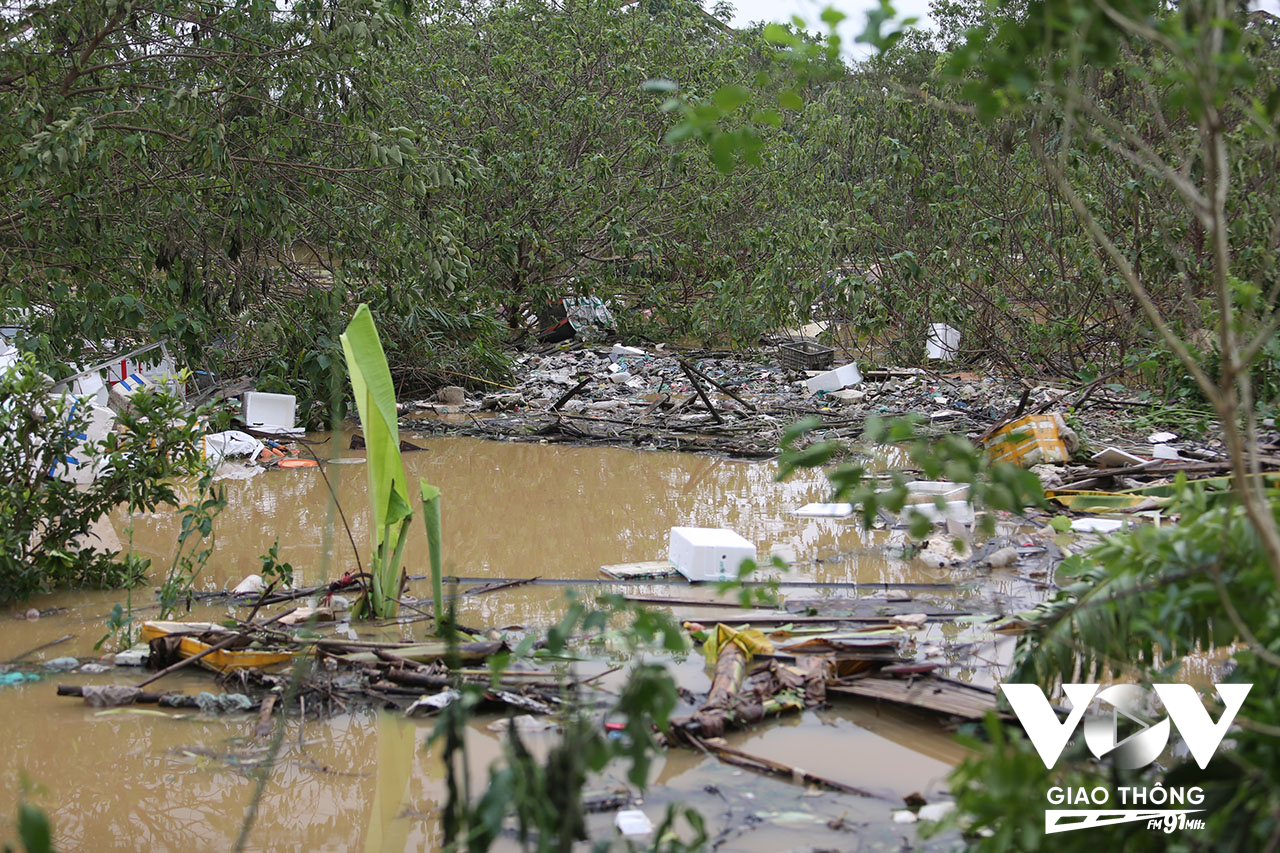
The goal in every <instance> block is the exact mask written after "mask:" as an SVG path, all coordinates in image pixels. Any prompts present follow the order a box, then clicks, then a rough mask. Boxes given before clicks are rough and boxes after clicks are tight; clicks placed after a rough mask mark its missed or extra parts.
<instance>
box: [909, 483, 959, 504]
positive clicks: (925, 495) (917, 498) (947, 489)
mask: <svg viewBox="0 0 1280 853" xmlns="http://www.w3.org/2000/svg"><path fill="white" fill-rule="evenodd" d="M968 496H969V486H968V485H967V484H966V483H945V482H942V481H939V480H912V481H911V482H910V483H907V503H909V504H920V503H933V501H934V500H935V499H936V498H942V499H943V500H944V501H962V500H964V499H965V498H967V497H968Z"/></svg>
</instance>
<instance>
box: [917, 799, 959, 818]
mask: <svg viewBox="0 0 1280 853" xmlns="http://www.w3.org/2000/svg"><path fill="white" fill-rule="evenodd" d="M955 809H956V804H955V803H954V802H952V801H951V800H942V801H941V802H937V803H929V804H928V805H925V806H921V807H920V811H918V812H916V817H918V818H920V820H935V821H936V820H942V819H943V818H944V817H946V816H947V815H949V814H951V813H952V812H953V811H955Z"/></svg>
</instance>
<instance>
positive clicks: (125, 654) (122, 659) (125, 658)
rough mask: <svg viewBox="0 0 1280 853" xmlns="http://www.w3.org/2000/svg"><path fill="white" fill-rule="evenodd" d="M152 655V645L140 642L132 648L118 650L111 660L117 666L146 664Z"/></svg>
mask: <svg viewBox="0 0 1280 853" xmlns="http://www.w3.org/2000/svg"><path fill="white" fill-rule="evenodd" d="M150 656H151V648H150V646H148V645H146V644H145V643H140V644H138V645H136V646H134V647H133V648H131V649H125V650H123V651H119V652H116V653H115V656H114V657H113V658H112V659H111V662H112V663H114V664H115V665H116V666H146V665H147V658H148V657H150Z"/></svg>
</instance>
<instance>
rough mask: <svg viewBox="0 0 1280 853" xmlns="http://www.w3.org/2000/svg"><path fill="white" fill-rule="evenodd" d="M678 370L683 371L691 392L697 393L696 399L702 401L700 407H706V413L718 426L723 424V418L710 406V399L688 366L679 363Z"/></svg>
mask: <svg viewBox="0 0 1280 853" xmlns="http://www.w3.org/2000/svg"><path fill="white" fill-rule="evenodd" d="M680 369H681V370H683V371H684V375H685V376H687V377H688V379H689V382H690V383H691V384H692V385H693V390H694V391H696V392H698V397H699V398H700V399H701V400H702V405H704V406H706V407H707V411H709V412H711V417H712V418H714V419H715V422H716V423H718V424H722V423H724V418H722V417H720V413H719V412H718V411H716V407H715V406H714V405H712V403H711V398H710V397H708V396H707V391H706V389H705V388H703V387H702V383H701V382H699V381H698V377H696V376H694V375H693V371H692V370H690V369H689V365H688V364H686V363H684V362H681V364H680Z"/></svg>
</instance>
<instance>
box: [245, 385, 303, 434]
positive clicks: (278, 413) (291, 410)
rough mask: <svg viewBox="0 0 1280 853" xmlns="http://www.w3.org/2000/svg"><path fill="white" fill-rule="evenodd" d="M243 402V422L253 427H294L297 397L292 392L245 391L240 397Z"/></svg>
mask: <svg viewBox="0 0 1280 853" xmlns="http://www.w3.org/2000/svg"><path fill="white" fill-rule="evenodd" d="M240 399H241V402H242V403H243V404H244V410H243V411H242V412H241V414H242V415H243V416H244V422H245V423H246V424H247V425H248V426H251V427H253V428H254V429H262V428H263V427H267V428H272V427H275V428H279V429H284V430H292V429H294V426H295V424H296V423H297V417H298V398H297V397H295V396H294V395H292V394H268V393H265V392H263V391H246V392H244V395H243V396H242V397H241V398H240Z"/></svg>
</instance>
